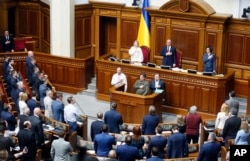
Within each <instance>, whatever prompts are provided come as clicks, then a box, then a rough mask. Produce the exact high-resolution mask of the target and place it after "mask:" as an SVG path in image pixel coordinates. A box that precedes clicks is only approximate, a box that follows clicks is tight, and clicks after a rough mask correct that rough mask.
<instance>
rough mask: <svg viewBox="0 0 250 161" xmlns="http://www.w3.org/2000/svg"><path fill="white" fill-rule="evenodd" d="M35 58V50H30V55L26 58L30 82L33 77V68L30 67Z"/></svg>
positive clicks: (27, 74)
mask: <svg viewBox="0 0 250 161" xmlns="http://www.w3.org/2000/svg"><path fill="white" fill-rule="evenodd" d="M32 59H34V53H33V51H28V56H27V57H26V59H25V63H26V76H27V78H28V80H29V82H30V78H31V77H32V74H33V72H32V73H31V75H30V72H31V69H30V67H31V66H32V64H31V60H32ZM32 71H34V69H33V68H32Z"/></svg>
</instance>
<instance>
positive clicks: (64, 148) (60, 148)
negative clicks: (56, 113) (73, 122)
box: [50, 131, 73, 161]
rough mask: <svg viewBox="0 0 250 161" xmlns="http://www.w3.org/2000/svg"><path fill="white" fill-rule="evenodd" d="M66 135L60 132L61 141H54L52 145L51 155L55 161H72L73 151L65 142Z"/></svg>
mask: <svg viewBox="0 0 250 161" xmlns="http://www.w3.org/2000/svg"><path fill="white" fill-rule="evenodd" d="M64 136H65V133H64V132H63V131H61V132H59V139H57V140H54V141H53V142H52V145H51V149H50V155H51V158H52V160H53V161H70V155H69V154H70V152H72V151H73V148H72V146H71V145H70V143H69V142H68V141H65V140H64Z"/></svg>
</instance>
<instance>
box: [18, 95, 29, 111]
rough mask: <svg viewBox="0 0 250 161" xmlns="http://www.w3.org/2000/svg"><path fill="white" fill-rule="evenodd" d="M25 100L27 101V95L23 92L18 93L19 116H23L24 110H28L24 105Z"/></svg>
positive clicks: (25, 104)
mask: <svg viewBox="0 0 250 161" xmlns="http://www.w3.org/2000/svg"><path fill="white" fill-rule="evenodd" d="M27 99H28V95H27V93H25V92H20V93H19V102H18V106H19V111H20V115H22V114H24V110H25V108H28V106H27V103H26V100H27Z"/></svg>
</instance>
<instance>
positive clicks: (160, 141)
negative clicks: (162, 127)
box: [147, 135, 168, 159]
mask: <svg viewBox="0 0 250 161" xmlns="http://www.w3.org/2000/svg"><path fill="white" fill-rule="evenodd" d="M167 143H168V139H167V138H166V137H165V136H161V135H156V136H154V137H153V138H152V139H151V140H150V141H149V144H148V154H147V158H150V156H151V150H152V148H153V147H157V148H158V149H159V157H160V158H162V159H163V158H164V157H165V156H164V154H166V152H165V150H164V148H166V146H167Z"/></svg>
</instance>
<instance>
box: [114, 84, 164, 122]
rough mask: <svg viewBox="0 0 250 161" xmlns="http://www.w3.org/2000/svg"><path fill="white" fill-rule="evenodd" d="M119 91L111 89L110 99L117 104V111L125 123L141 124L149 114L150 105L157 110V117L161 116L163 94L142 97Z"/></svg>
mask: <svg viewBox="0 0 250 161" xmlns="http://www.w3.org/2000/svg"><path fill="white" fill-rule="evenodd" d="M123 86H124V85H123ZM119 89H120V87H112V88H110V93H111V95H110V99H111V100H112V101H115V102H116V103H117V111H118V112H120V113H121V114H122V118H123V121H124V122H128V123H137V124H141V123H142V119H143V117H144V116H145V115H147V114H148V113H149V112H148V109H149V106H150V105H154V106H155V108H156V115H158V116H161V114H162V110H161V108H162V107H161V105H162V95H161V94H159V93H153V94H150V95H147V96H142V95H138V94H134V93H128V92H123V90H119ZM160 118H161V117H160ZM160 122H161V120H160Z"/></svg>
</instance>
